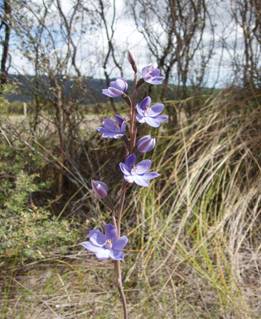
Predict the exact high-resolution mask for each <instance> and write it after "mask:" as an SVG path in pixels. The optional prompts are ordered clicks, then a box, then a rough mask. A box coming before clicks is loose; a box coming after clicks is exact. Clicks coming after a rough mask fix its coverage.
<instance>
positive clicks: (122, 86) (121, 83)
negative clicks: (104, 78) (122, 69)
mask: <svg viewBox="0 0 261 319" xmlns="http://www.w3.org/2000/svg"><path fill="white" fill-rule="evenodd" d="M110 86H112V87H113V88H116V89H118V90H121V91H123V92H125V91H127V89H128V83H127V82H126V81H125V80H124V79H121V78H119V79H116V80H115V81H112V82H111V83H110Z"/></svg>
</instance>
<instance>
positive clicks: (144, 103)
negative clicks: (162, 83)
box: [137, 96, 151, 111]
mask: <svg viewBox="0 0 261 319" xmlns="http://www.w3.org/2000/svg"><path fill="white" fill-rule="evenodd" d="M150 105H151V97H150V96H146V97H145V98H144V99H143V100H142V101H141V102H140V103H139V104H138V105H137V107H138V108H140V109H141V110H143V111H145V110H146V109H147V108H148V107H149V106H150Z"/></svg>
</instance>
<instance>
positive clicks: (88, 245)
mask: <svg viewBox="0 0 261 319" xmlns="http://www.w3.org/2000/svg"><path fill="white" fill-rule="evenodd" d="M104 228H105V234H104V233H102V232H101V231H100V230H99V229H93V230H91V231H89V234H88V237H89V241H84V242H82V243H81V245H82V246H83V247H84V248H85V249H87V250H88V251H90V252H92V253H95V255H96V257H97V258H98V259H100V260H104V259H109V258H111V259H113V260H123V258H124V253H123V248H124V247H125V246H126V245H127V243H128V238H127V237H126V236H121V237H118V235H117V229H116V227H115V226H114V225H112V224H106V225H105V227H104Z"/></svg>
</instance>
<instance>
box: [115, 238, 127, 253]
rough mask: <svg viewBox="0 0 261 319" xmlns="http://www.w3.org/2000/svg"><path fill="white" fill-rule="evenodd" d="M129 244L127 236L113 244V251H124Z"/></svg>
mask: <svg viewBox="0 0 261 319" xmlns="http://www.w3.org/2000/svg"><path fill="white" fill-rule="evenodd" d="M127 243H128V238H127V236H122V237H120V238H119V239H117V240H116V241H115V242H114V243H113V245H112V249H113V250H122V249H123V248H124V247H125V246H126V245H127Z"/></svg>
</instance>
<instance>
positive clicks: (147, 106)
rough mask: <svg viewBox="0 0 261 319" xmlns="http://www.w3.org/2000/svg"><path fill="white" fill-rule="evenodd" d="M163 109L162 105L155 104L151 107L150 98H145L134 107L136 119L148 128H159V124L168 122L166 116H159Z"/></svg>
mask: <svg viewBox="0 0 261 319" xmlns="http://www.w3.org/2000/svg"><path fill="white" fill-rule="evenodd" d="M163 109H164V105H163V104H162V103H156V104H154V105H152V106H151V97H150V96H147V97H145V98H144V99H143V100H142V101H141V102H140V103H138V104H137V105H136V110H137V115H136V119H137V121H138V122H139V123H147V124H148V125H149V126H152V127H159V126H160V124H161V123H163V122H167V121H168V116H167V115H165V114H164V115H160V113H161V112H162V111H163Z"/></svg>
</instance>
